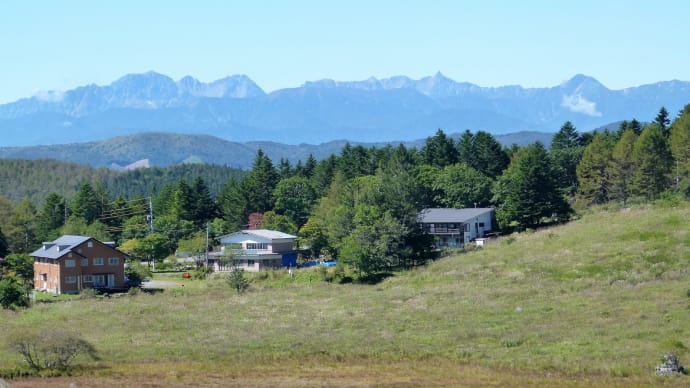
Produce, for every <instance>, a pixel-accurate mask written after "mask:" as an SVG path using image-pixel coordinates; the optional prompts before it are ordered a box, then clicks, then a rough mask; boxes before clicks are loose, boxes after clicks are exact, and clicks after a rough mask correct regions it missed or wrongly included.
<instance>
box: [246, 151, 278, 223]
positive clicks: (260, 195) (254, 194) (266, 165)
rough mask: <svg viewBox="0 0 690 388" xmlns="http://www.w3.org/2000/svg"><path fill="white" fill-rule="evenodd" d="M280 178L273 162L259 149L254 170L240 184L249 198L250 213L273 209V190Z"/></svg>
mask: <svg viewBox="0 0 690 388" xmlns="http://www.w3.org/2000/svg"><path fill="white" fill-rule="evenodd" d="M278 180H279V177H278V173H277V172H276V170H275V168H274V167H273V162H271V159H270V158H269V157H268V156H266V155H264V153H263V151H262V150H261V149H259V150H258V151H257V153H256V158H255V159H254V165H253V166H252V170H251V171H250V172H249V174H247V175H246V176H245V177H244V179H243V180H242V182H241V184H240V186H241V188H242V191H243V196H244V197H245V198H246V199H247V208H248V213H253V212H258V213H264V212H267V211H269V210H271V209H273V190H275V187H276V185H277V184H278Z"/></svg>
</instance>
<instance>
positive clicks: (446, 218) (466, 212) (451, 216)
mask: <svg viewBox="0 0 690 388" xmlns="http://www.w3.org/2000/svg"><path fill="white" fill-rule="evenodd" d="M492 211H494V209H492V208H485V207H480V208H465V209H454V208H429V209H424V210H422V211H421V212H419V216H418V220H419V222H421V223H425V224H429V223H463V222H468V221H471V220H472V219H473V218H475V217H478V216H480V215H482V214H485V213H489V212H492Z"/></svg>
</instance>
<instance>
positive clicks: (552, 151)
mask: <svg viewBox="0 0 690 388" xmlns="http://www.w3.org/2000/svg"><path fill="white" fill-rule="evenodd" d="M0 163H9V164H8V165H0V166H2V168H1V169H0V171H3V181H2V183H3V195H5V197H10V196H11V193H12V191H11V190H9V189H6V188H5V187H8V186H5V185H7V184H10V182H11V179H18V177H20V176H21V175H16V176H14V178H12V177H10V176H9V175H8V174H9V173H8V172H7V171H6V170H8V169H9V168H10V167H12V166H14V167H13V168H14V169H16V170H17V171H25V172H28V173H27V174H28V175H27V176H28V177H30V179H31V180H34V181H35V182H36V183H35V186H36V187H45V188H49V190H51V192H50V193H49V194H44V195H43V197H42V198H43V199H41V200H36V198H40V197H38V196H35V197H33V198H34V200H30V199H29V198H24V199H22V200H20V201H17V199H16V198H12V199H14V201H10V200H9V199H8V198H4V199H0V228H1V230H2V236H3V237H2V240H0V241H2V242H3V243H0V255H4V254H7V253H9V252H11V253H25V252H29V251H31V250H32V249H34V248H35V247H37V246H38V245H39V244H40V242H41V241H48V240H51V239H52V238H55V237H57V236H59V235H60V234H66V233H71V234H87V235H91V236H93V237H96V238H99V239H107V240H115V241H117V242H118V243H119V244H120V246H121V249H123V250H124V251H126V252H128V253H130V255H131V256H132V257H133V258H151V257H153V258H156V259H162V258H164V257H166V256H167V255H169V254H171V253H173V252H174V251H175V250H177V249H183V250H186V251H192V252H203V250H205V249H206V245H205V236H206V231H207V230H208V231H209V235H210V237H211V238H212V239H213V238H215V237H218V236H220V235H222V234H225V233H229V232H233V231H236V230H239V229H243V228H246V227H247V224H248V222H249V216H250V214H259V215H260V216H258V218H257V219H261V221H260V226H261V227H263V228H269V229H277V230H281V231H284V232H288V233H293V234H296V235H298V236H299V240H300V245H301V246H302V247H303V248H304V249H305V250H304V251H303V252H304V255H305V256H312V257H319V256H321V255H326V256H328V257H332V258H336V259H338V261H339V262H341V263H343V264H345V265H351V266H352V267H354V268H355V269H356V270H357V271H358V272H359V273H361V274H364V275H367V274H376V273H379V272H382V271H389V270H394V269H399V268H409V267H411V266H415V265H418V264H421V263H425V262H426V261H427V260H428V259H430V258H431V257H432V247H433V243H434V242H433V239H432V238H431V237H430V236H429V235H427V234H426V233H425V232H424V231H423V230H421V229H420V227H419V225H418V224H417V213H418V211H419V210H421V209H423V208H426V207H475V206H476V207H494V208H496V218H497V221H498V226H497V229H499V230H500V231H502V232H509V231H512V230H515V229H524V228H533V227H537V226H539V225H542V224H545V223H552V222H562V221H567V220H568V219H570V218H571V217H572V216H573V215H575V214H576V211H578V210H582V209H586V208H588V207H590V206H592V205H598V204H604V203H616V204H621V205H622V206H627V205H628V204H630V203H644V202H649V201H655V200H658V199H660V198H666V199H672V200H683V199H687V198H688V196H689V195H690V190H689V187H690V185H689V183H690V105H689V106H686V108H685V109H684V110H683V111H682V112H680V113H679V115H678V116H677V117H676V118H674V119H673V120H672V119H671V118H670V117H669V113H668V112H667V111H666V109H664V108H661V109H660V110H659V113H658V115H657V116H656V117H655V118H654V119H653V120H651V121H650V123H649V124H642V123H640V122H639V121H637V120H634V119H632V120H630V121H623V122H622V123H621V124H620V125H619V128H618V129H617V130H608V129H605V130H602V131H596V132H593V133H579V132H578V131H577V129H576V128H575V127H574V126H573V125H572V124H571V123H570V122H566V123H564V124H563V125H562V127H561V128H560V130H559V131H558V132H557V133H556V134H555V135H554V136H553V138H552V141H551V144H549V145H548V147H547V146H546V145H544V144H542V143H540V142H536V143H533V144H529V145H526V146H517V145H513V146H512V147H503V146H502V145H501V144H500V143H499V142H498V141H497V140H496V139H495V138H494V137H493V136H492V135H491V134H489V133H487V132H483V131H478V132H476V133H473V132H471V131H469V130H468V131H466V132H465V133H463V134H462V136H461V137H460V139H459V140H457V141H455V140H453V139H451V138H449V137H448V136H446V134H445V133H444V132H443V131H442V130H441V129H439V130H438V131H437V133H436V134H435V135H434V136H431V137H429V138H427V139H426V141H425V143H424V145H423V146H422V147H420V148H419V149H415V148H407V147H405V146H404V145H402V144H401V145H399V146H390V145H388V146H383V147H369V148H365V147H364V146H361V145H360V146H352V145H350V144H346V145H345V146H344V147H343V148H342V150H341V151H340V153H339V154H338V155H335V154H334V155H331V156H330V157H328V158H325V159H323V160H320V161H317V160H316V159H315V158H314V157H313V156H311V155H310V156H309V157H308V158H307V159H306V160H304V161H299V162H297V163H291V162H290V161H288V160H287V159H281V160H279V161H275V162H274V161H272V160H271V159H270V158H269V157H268V156H266V155H265V154H264V152H263V151H262V150H259V151H258V152H257V154H256V156H255V160H254V163H253V166H252V168H251V169H250V170H249V171H247V172H246V173H244V174H243V173H241V172H239V171H237V170H232V169H228V168H225V167H218V166H205V165H186V166H181V167H176V168H169V169H160V168H152V169H143V170H137V171H134V172H130V173H126V174H121V173H114V172H112V171H107V170H90V169H88V168H85V167H79V166H78V165H64V164H58V163H57V162H51V161H36V162H31V161H0ZM23 163H26V164H23ZM31 163H43V164H36V165H32V164H31ZM6 166H7V168H5V167H6ZM38 166H43V168H36V167H38ZM64 166H71V167H64ZM51 168H52V169H53V170H55V171H61V173H62V174H64V175H72V176H73V177H72V178H71V179H67V178H63V180H58V182H60V183H59V185H60V186H59V187H61V190H64V191H62V192H60V191H59V190H58V188H59V187H57V186H58V185H56V184H53V183H52V182H53V181H54V177H53V175H54V174H51V171H49V170H50V169H51ZM41 169H44V170H48V171H44V172H36V171H33V170H41ZM70 169H73V170H70ZM82 169H83V170H82ZM89 174H91V175H89ZM22 179H24V178H22ZM70 188H71V189H72V190H75V188H76V192H75V193H74V194H73V195H70V193H69V189H70ZM255 217H256V216H255Z"/></svg>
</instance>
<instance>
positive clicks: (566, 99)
mask: <svg viewBox="0 0 690 388" xmlns="http://www.w3.org/2000/svg"><path fill="white" fill-rule="evenodd" d="M561 106H562V107H564V108H567V109H568V110H570V111H571V112H575V113H582V114H586V115H588V116H593V117H601V112H599V111H598V110H597V104H596V103H595V102H592V101H589V100H587V99H586V98H584V97H582V95H580V94H573V95H571V96H563V101H562V102H561Z"/></svg>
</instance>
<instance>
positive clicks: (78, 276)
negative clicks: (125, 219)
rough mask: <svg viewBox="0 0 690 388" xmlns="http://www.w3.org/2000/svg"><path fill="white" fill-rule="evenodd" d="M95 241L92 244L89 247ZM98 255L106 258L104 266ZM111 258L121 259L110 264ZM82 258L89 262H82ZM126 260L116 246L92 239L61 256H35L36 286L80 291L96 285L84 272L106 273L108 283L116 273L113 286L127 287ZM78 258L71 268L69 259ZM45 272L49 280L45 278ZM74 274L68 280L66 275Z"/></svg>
mask: <svg viewBox="0 0 690 388" xmlns="http://www.w3.org/2000/svg"><path fill="white" fill-rule="evenodd" d="M89 243H91V245H92V246H91V247H89ZM94 258H102V259H103V265H94V264H93V263H94ZM110 258H117V264H115V265H111V264H109V259H110ZM82 259H87V260H88V264H87V265H82ZM125 259H126V256H125V254H124V253H122V252H120V251H118V250H116V249H113V248H111V247H109V246H107V245H105V244H103V243H101V242H99V241H97V240H94V239H90V240H87V241H86V242H84V243H83V244H80V245H77V246H76V247H74V248H72V250H71V252H68V253H66V254H65V255H64V256H62V257H60V258H59V259H43V258H38V257H35V258H34V288H35V289H37V290H44V291H48V292H54V293H76V292H79V291H81V290H83V289H84V288H91V287H93V283H85V282H84V275H104V276H105V278H106V282H107V277H108V275H112V276H113V284H112V286H111V287H112V288H114V289H122V288H124V287H125ZM67 260H74V264H75V265H74V267H67V266H66V261H67ZM42 273H45V278H46V280H45V281H44V280H43V276H42V275H41V274H42ZM68 276H74V280H75V281H74V282H72V283H67V281H66V278H67V277H68Z"/></svg>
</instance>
